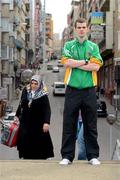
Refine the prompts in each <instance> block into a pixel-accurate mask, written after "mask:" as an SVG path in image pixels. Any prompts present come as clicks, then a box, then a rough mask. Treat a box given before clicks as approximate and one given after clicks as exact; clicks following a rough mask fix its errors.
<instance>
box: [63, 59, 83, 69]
mask: <svg viewBox="0 0 120 180" xmlns="http://www.w3.org/2000/svg"><path fill="white" fill-rule="evenodd" d="M64 65H65V67H72V68H77V67H80V66H83V65H85V60H80V61H78V60H74V59H67V61H66V62H65V64H64Z"/></svg>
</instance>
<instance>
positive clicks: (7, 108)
mask: <svg viewBox="0 0 120 180" xmlns="http://www.w3.org/2000/svg"><path fill="white" fill-rule="evenodd" d="M12 111H13V107H12V106H6V108H5V112H6V113H11V112H12Z"/></svg>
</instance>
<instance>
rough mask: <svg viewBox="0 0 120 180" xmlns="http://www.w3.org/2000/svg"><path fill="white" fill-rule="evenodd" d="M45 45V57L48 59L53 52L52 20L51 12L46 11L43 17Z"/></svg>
mask: <svg viewBox="0 0 120 180" xmlns="http://www.w3.org/2000/svg"><path fill="white" fill-rule="evenodd" d="M45 45H46V48H45V49H46V58H47V59H50V57H51V55H52V53H53V20H52V14H49V13H46V19H45Z"/></svg>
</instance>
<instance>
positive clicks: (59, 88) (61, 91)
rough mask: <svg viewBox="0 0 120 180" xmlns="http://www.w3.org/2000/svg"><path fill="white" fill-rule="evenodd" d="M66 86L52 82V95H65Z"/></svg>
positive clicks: (62, 83)
mask: <svg viewBox="0 0 120 180" xmlns="http://www.w3.org/2000/svg"><path fill="white" fill-rule="evenodd" d="M65 90H66V86H65V84H64V82H60V81H58V82H54V84H53V95H54V96H55V95H65Z"/></svg>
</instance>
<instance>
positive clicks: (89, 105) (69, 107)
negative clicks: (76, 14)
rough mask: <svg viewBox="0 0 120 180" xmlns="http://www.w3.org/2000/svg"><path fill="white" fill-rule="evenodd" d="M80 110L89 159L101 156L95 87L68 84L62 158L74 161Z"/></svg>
mask: <svg viewBox="0 0 120 180" xmlns="http://www.w3.org/2000/svg"><path fill="white" fill-rule="evenodd" d="M79 110H81V115H82V119H83V125H84V139H85V145H86V154H87V158H88V160H90V159H92V158H97V157H99V145H98V143H97V136H98V135H97V100H96V92H95V88H94V87H92V88H86V89H82V90H79V89H76V88H72V87H70V86H67V89H66V95H65V104H64V113H63V134H62V147H61V155H62V158H67V159H69V160H70V161H73V159H74V157H75V144H76V133H77V121H78V115H79Z"/></svg>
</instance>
